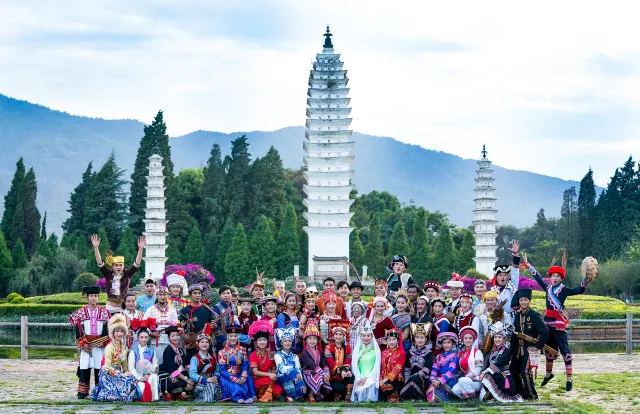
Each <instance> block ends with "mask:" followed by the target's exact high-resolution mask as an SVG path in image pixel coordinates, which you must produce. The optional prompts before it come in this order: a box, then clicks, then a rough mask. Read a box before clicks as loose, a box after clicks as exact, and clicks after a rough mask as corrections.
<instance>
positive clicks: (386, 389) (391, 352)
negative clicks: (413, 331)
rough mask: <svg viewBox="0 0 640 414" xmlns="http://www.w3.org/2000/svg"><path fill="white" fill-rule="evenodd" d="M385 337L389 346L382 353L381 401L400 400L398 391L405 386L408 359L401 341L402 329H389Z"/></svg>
mask: <svg viewBox="0 0 640 414" xmlns="http://www.w3.org/2000/svg"><path fill="white" fill-rule="evenodd" d="M385 337H386V339H387V348H386V349H385V350H384V351H382V355H381V358H382V360H381V366H380V382H379V386H380V394H379V401H387V402H400V397H399V395H398V393H399V392H400V391H401V390H402V387H403V386H404V379H403V378H402V371H403V368H404V362H405V359H406V354H405V352H404V348H403V347H402V345H401V344H400V343H399V342H400V340H401V339H402V331H401V330H400V329H398V328H393V329H389V330H387V332H386V333H385Z"/></svg>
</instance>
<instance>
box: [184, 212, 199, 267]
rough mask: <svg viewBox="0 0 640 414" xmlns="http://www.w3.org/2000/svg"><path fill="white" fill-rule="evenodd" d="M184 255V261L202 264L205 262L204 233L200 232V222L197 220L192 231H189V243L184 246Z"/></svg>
mask: <svg viewBox="0 0 640 414" xmlns="http://www.w3.org/2000/svg"><path fill="white" fill-rule="evenodd" d="M182 257H183V259H182V261H183V262H184V263H192V264H199V265H200V266H202V264H203V263H204V246H203V244H202V234H201V233H200V229H199V228H198V224H197V223H195V222H194V223H193V227H192V228H191V233H189V239H188V240H187V245H186V246H185V247H184V254H183V255H182Z"/></svg>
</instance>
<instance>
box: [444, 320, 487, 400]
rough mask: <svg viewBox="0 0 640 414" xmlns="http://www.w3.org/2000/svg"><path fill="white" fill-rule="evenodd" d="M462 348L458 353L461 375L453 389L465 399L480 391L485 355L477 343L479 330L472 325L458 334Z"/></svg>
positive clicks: (458, 395)
mask: <svg viewBox="0 0 640 414" xmlns="http://www.w3.org/2000/svg"><path fill="white" fill-rule="evenodd" d="M458 338H459V339H460V344H461V348H462V349H461V350H460V352H459V353H458V360H459V363H460V371H461V374H462V375H461V376H460V378H459V379H458V382H457V383H456V385H454V386H453V388H452V389H451V391H452V392H453V393H454V394H455V395H456V396H457V397H458V398H461V399H463V400H466V399H469V398H474V397H476V396H477V395H478V393H479V392H480V389H481V388H482V384H481V383H480V373H481V372H482V366H483V365H484V356H483V355H482V351H480V350H479V349H478V348H477V346H476V344H477V342H478V332H477V331H476V330H475V328H473V327H471V326H465V327H463V328H462V329H460V333H459V334H458Z"/></svg>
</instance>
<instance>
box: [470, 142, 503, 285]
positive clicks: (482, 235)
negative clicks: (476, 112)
mask: <svg viewBox="0 0 640 414" xmlns="http://www.w3.org/2000/svg"><path fill="white" fill-rule="evenodd" d="M476 173H477V174H478V178H476V189H475V191H476V198H475V199H474V200H473V201H475V203H476V208H475V209H474V210H473V214H474V215H475V219H474V220H473V225H474V227H475V236H476V245H475V247H474V249H475V250H476V257H475V261H476V270H477V271H478V272H480V273H482V274H485V275H487V276H489V277H491V276H492V275H493V267H494V266H495V263H496V260H497V257H496V249H497V248H498V246H497V245H496V223H497V222H498V221H497V220H496V213H497V212H498V210H496V208H495V202H496V197H495V191H496V189H495V187H494V186H493V181H494V178H493V169H492V168H491V161H489V159H488V158H487V150H486V147H485V146H484V145H483V146H482V157H481V158H480V160H478V169H477V170H476Z"/></svg>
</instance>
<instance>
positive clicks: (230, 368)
mask: <svg viewBox="0 0 640 414" xmlns="http://www.w3.org/2000/svg"><path fill="white" fill-rule="evenodd" d="M225 330H226V332H227V345H226V346H225V347H224V348H222V349H221V350H220V351H218V366H219V367H220V388H221V389H222V398H223V399H225V400H227V399H229V400H231V401H233V402H236V403H238V404H252V403H254V402H255V401H256V391H255V388H254V387H253V377H252V376H251V375H249V374H250V367H249V355H247V350H246V348H245V347H243V346H242V345H240V343H239V342H238V336H239V335H240V331H241V330H242V326H240V323H239V322H238V319H237V317H234V318H233V323H232V324H231V325H227V326H226V329H225Z"/></svg>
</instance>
